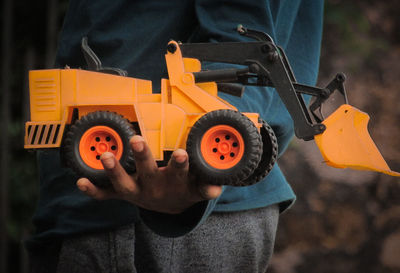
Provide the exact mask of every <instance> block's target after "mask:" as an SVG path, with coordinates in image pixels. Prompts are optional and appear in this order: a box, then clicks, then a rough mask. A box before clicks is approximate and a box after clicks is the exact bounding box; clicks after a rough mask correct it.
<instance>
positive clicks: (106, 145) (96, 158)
mask: <svg viewBox="0 0 400 273" xmlns="http://www.w3.org/2000/svg"><path fill="white" fill-rule="evenodd" d="M105 152H110V153H113V154H114V156H115V158H116V159H117V160H120V159H121V156H122V152H123V144H122V140H121V137H120V136H119V134H118V133H117V132H116V131H114V130H113V129H111V128H110V127H107V126H94V127H92V128H90V129H89V130H87V131H86V132H85V133H84V134H83V136H82V138H81V140H80V143H79V154H80V155H81V158H82V160H83V162H85V163H86V165H88V166H89V167H91V168H93V169H97V170H101V169H103V165H102V164H101V161H100V156H101V155H102V154H103V153H105Z"/></svg>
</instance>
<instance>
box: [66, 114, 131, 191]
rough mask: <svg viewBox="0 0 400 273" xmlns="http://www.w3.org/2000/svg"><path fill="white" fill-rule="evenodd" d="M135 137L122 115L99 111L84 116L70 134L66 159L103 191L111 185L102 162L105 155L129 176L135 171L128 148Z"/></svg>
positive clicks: (67, 162)
mask: <svg viewBox="0 0 400 273" xmlns="http://www.w3.org/2000/svg"><path fill="white" fill-rule="evenodd" d="M134 134H135V132H134V130H133V127H132V125H131V124H130V123H129V121H128V120H126V119H124V118H123V117H121V116H120V115H118V114H116V113H112V112H107V111H97V112H92V113H89V114H87V115H86V116H83V117H82V118H81V119H79V120H78V121H76V123H75V124H74V125H72V126H71V128H70V130H69V131H68V132H67V134H66V136H65V140H64V144H63V159H64V161H65V162H66V164H67V165H68V166H69V167H71V168H72V169H73V170H74V171H75V172H76V173H77V174H78V175H80V176H82V177H86V178H88V179H89V180H90V181H91V182H92V183H94V184H96V185H97V186H100V187H106V186H108V185H110V182H109V180H108V177H107V175H106V173H105V171H104V168H103V165H102V164H101V161H100V156H101V155H102V154H103V153H105V152H110V153H112V154H114V156H115V158H116V159H117V160H119V161H120V163H121V165H122V166H123V167H124V168H125V170H126V171H127V172H128V173H132V172H134V171H135V162H134V158H133V153H132V150H131V148H130V146H129V140H130V138H131V137H132V136H133V135H134Z"/></svg>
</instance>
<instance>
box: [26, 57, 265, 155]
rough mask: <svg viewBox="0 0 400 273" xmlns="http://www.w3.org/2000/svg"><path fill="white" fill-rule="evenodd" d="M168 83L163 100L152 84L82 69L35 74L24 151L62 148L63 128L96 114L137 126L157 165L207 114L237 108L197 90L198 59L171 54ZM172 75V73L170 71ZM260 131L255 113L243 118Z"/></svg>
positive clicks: (201, 87) (203, 86)
mask: <svg viewBox="0 0 400 273" xmlns="http://www.w3.org/2000/svg"><path fill="white" fill-rule="evenodd" d="M166 60H167V67H168V70H169V71H170V73H169V74H170V79H169V80H166V79H163V80H162V88H161V94H153V91H152V85H151V81H147V80H141V79H135V78H130V77H122V76H117V75H110V74H105V73H99V72H92V71H86V70H80V69H51V70H35V71H31V72H30V75H29V78H30V90H31V92H30V100H31V107H32V108H31V121H30V122H27V123H26V134H25V148H51V147H60V146H61V140H62V136H63V133H64V131H65V126H66V125H69V124H71V123H72V122H73V111H74V109H77V112H78V114H79V116H78V118H81V117H82V116H85V115H87V114H88V113H90V112H94V111H99V110H101V111H110V112H116V113H119V114H120V115H122V116H123V117H125V118H126V119H128V120H129V121H130V122H137V123H138V125H139V127H140V132H141V135H142V136H143V137H144V138H145V140H146V141H147V143H148V144H149V146H150V148H151V151H152V153H153V156H154V158H155V159H156V160H163V159H164V158H163V151H173V150H176V149H178V148H183V149H185V148H186V139H187V135H188V133H189V131H190V128H191V127H192V126H193V124H194V123H195V122H196V121H197V120H198V119H199V118H200V117H201V116H202V115H204V114H206V113H207V112H210V111H214V110H217V109H232V110H236V108H235V107H234V106H232V105H231V104H229V103H228V102H226V101H224V100H223V99H221V98H220V97H218V96H217V86H216V84H215V83H212V82H210V83H200V84H195V82H194V78H193V75H192V72H197V71H200V62H199V61H198V60H196V59H183V58H182V56H181V55H180V54H177V53H175V54H167V55H166ZM171 70H172V71H171ZM244 115H245V116H247V117H248V118H249V119H250V120H252V121H253V122H254V124H255V125H256V126H257V127H258V128H260V127H261V124H259V123H258V114H257V113H244Z"/></svg>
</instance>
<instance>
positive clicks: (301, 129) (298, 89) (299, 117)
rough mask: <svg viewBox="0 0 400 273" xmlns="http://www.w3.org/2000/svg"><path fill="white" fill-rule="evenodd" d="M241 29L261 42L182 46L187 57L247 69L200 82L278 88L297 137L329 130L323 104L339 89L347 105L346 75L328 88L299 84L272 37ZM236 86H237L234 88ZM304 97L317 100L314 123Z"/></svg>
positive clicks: (199, 76) (208, 75)
mask: <svg viewBox="0 0 400 273" xmlns="http://www.w3.org/2000/svg"><path fill="white" fill-rule="evenodd" d="M237 30H238V32H239V33H240V34H241V35H245V36H248V37H250V38H253V39H256V40H257V41H255V42H223V43H194V44H181V45H180V49H181V52H182V55H183V57H191V58H196V59H199V60H200V61H209V62H219V63H229V64H236V65H242V66H244V68H240V69H220V70H211V71H201V72H197V73H194V77H195V80H196V82H206V81H216V82H217V83H219V84H221V86H222V87H223V88H225V89H230V88H234V89H236V90H238V87H237V83H240V84H243V85H257V86H271V87H274V88H275V89H276V91H277V92H278V94H279V96H280V98H281V99H282V101H283V103H284V104H285V106H286V108H287V110H288V111H289V114H290V115H291V117H292V119H293V122H294V128H295V134H296V136H297V137H298V138H301V139H304V140H311V139H313V138H314V136H315V135H317V134H320V133H322V132H323V131H324V130H325V125H323V124H322V123H321V122H322V121H323V117H322V113H321V106H322V103H323V102H324V101H325V100H326V99H327V98H328V97H329V96H330V95H331V94H332V93H333V92H334V91H335V90H339V92H340V93H342V95H343V96H344V98H345V101H346V103H347V97H346V92H345V90H344V85H343V82H344V79H345V77H344V75H343V74H338V75H337V76H336V77H335V79H333V80H332V81H331V82H330V83H329V84H328V85H327V86H326V87H325V88H319V87H313V86H307V85H303V84H300V83H297V82H296V78H295V76H294V74H293V71H292V69H291V67H290V64H289V61H288V59H287V57H286V55H285V53H284V51H283V49H282V48H280V47H278V46H276V45H275V44H274V42H273V40H272V38H271V37H270V36H269V35H268V34H266V33H263V32H259V31H255V30H249V29H246V28H244V27H243V26H239V27H238V29H237ZM251 79H252V80H251ZM234 83H236V87H235V86H234V85H232V84H234ZM224 84H225V86H223V85H224ZM221 91H223V90H221ZM242 91H243V90H242ZM232 93H236V92H232ZM238 93H240V92H238ZM240 94H241V93H240ZM301 94H308V95H312V96H314V97H316V100H315V102H314V103H313V104H311V106H310V112H311V113H312V115H313V118H314V121H313V119H312V118H311V116H310V112H309V109H308V108H307V106H306V103H305V101H304V99H303V96H302V95H301Z"/></svg>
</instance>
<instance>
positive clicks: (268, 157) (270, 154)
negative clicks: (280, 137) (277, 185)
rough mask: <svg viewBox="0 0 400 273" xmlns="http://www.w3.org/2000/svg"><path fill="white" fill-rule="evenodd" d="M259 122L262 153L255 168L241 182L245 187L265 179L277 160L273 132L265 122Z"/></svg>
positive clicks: (276, 146)
mask: <svg viewBox="0 0 400 273" xmlns="http://www.w3.org/2000/svg"><path fill="white" fill-rule="evenodd" d="M259 121H260V122H261V123H262V127H261V128H260V133H261V138H262V143H263V153H262V156H261V160H260V163H258V166H257V168H256V169H255V170H254V172H253V173H252V174H251V175H250V176H249V177H248V178H246V179H245V180H244V181H243V184H245V185H252V184H255V183H257V182H259V181H261V180H262V179H263V178H264V177H266V176H267V175H268V174H269V172H270V171H271V170H272V168H273V167H274V164H275V162H276V160H277V158H278V141H277V139H276V136H275V133H274V131H273V130H272V128H271V126H269V124H268V123H267V122H266V121H265V120H263V119H260V120H259Z"/></svg>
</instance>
